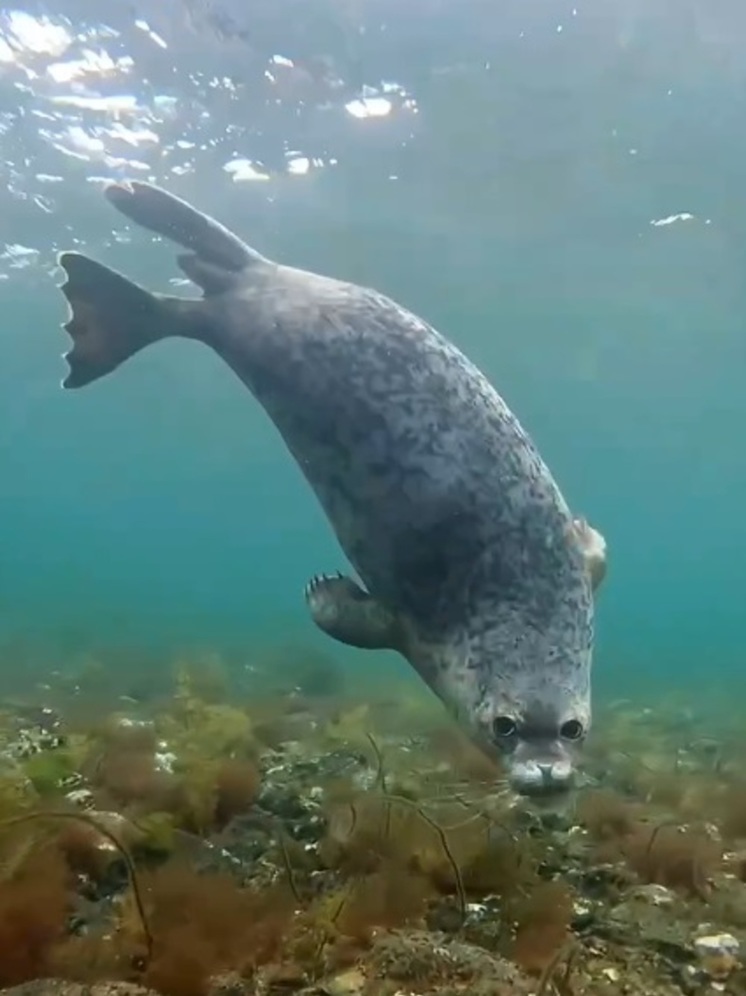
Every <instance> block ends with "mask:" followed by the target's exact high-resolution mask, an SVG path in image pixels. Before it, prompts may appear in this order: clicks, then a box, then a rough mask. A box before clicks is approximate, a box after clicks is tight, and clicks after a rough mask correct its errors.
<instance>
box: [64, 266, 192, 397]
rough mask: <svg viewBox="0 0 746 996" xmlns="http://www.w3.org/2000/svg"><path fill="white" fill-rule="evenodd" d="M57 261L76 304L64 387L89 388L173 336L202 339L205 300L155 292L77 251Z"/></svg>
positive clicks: (69, 329) (69, 296)
mask: <svg viewBox="0 0 746 996" xmlns="http://www.w3.org/2000/svg"><path fill="white" fill-rule="evenodd" d="M57 262H58V264H59V266H61V267H62V269H63V270H64V271H65V275H66V277H67V279H66V280H65V282H64V283H63V284H62V286H61V288H60V289H61V290H62V293H63V294H64V295H65V297H66V298H67V301H68V303H69V305H70V317H69V318H68V320H67V322H66V323H65V326H64V327H65V329H66V331H67V333H68V334H69V336H70V338H71V339H72V342H73V344H72V347H71V348H70V349H69V350H68V352H67V353H65V359H66V360H67V363H68V366H69V368H70V371H69V373H68V375H67V377H66V378H65V380H64V381H63V382H62V386H63V387H65V388H76V387H84V386H85V385H86V384H90V383H91V382H92V381H94V380H97V379H98V378H99V377H103V376H104V374H107V373H111V372H112V371H113V370H116V368H117V367H118V366H120V365H121V364H122V363H124V361H125V360H127V359H129V358H130V356H134V354H135V353H138V352H139V351H140V350H141V349H144V348H145V347H146V346H149V345H150V344H151V343H154V342H157V341H158V340H159V339H164V338H166V337H167V336H171V335H176V336H185V337H187V338H195V339H199V338H202V336H201V331H202V328H201V327H202V316H201V312H202V310H203V309H204V308H205V305H204V304H202V303H201V302H200V301H188V300H182V299H180V298H174V297H167V296H165V295H155V294H151V293H150V291H147V290H145V289H144V288H143V287H140V286H138V285H137V284H135V283H133V282H132V281H131V280H128V279H127V278H126V277H123V276H122V275H121V274H120V273H117V272H116V271H115V270H111V269H109V267H108V266H104V265H103V264H102V263H97V262H96V261H95V260H93V259H89V258H88V257H87V256H83V255H81V254H80V253H77V252H63V253H60V255H59V257H58V259H57Z"/></svg>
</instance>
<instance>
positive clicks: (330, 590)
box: [305, 574, 403, 652]
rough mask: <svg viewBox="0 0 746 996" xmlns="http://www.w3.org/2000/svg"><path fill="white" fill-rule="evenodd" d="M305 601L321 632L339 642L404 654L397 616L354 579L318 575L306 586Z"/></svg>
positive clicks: (364, 648) (350, 645)
mask: <svg viewBox="0 0 746 996" xmlns="http://www.w3.org/2000/svg"><path fill="white" fill-rule="evenodd" d="M305 598H306V604H307V605H308V608H309V610H310V612H311V618H312V619H313V621H314V622H315V623H316V625H317V626H318V627H319V629H321V630H323V632H324V633H326V634H327V636H331V637H332V638H333V639H335V640H337V641H338V642H339V643H344V644H346V645H347V646H348V647H358V648H359V649H362V650H398V651H400V652H401V651H402V646H403V638H402V633H401V626H400V624H399V620H398V618H397V616H396V615H395V613H393V612H391V611H390V610H389V609H387V608H386V607H385V606H383V605H381V603H380V602H378V601H377V600H376V599H375V598H373V596H372V595H369V594H368V593H367V591H363V589H362V588H361V587H360V586H359V585H357V584H356V583H355V582H354V581H353V580H352V579H351V578H347V577H344V576H343V575H341V574H337V575H327V574H319V575H316V576H315V577H313V578H312V579H311V580H310V581H309V583H308V584H307V585H306V589H305Z"/></svg>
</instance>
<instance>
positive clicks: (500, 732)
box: [492, 716, 518, 740]
mask: <svg viewBox="0 0 746 996" xmlns="http://www.w3.org/2000/svg"><path fill="white" fill-rule="evenodd" d="M517 731H518V727H517V725H516V722H515V720H514V719H511V718H510V716H497V717H496V718H495V720H494V722H493V723H492V732H493V733H494V734H495V736H496V737H498V738H499V739H500V740H505V739H506V737H512V736H513V735H514V734H515V733H517Z"/></svg>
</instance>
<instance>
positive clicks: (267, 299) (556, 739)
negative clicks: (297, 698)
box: [59, 182, 606, 795]
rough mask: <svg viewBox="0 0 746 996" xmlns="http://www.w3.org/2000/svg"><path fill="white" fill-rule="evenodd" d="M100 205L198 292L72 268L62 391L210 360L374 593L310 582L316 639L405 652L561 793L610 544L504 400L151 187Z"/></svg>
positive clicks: (586, 694)
mask: <svg viewBox="0 0 746 996" xmlns="http://www.w3.org/2000/svg"><path fill="white" fill-rule="evenodd" d="M105 196H106V198H107V199H108V201H109V202H110V203H111V204H112V205H114V207H115V208H117V209H118V210H119V211H121V212H122V213H123V214H124V215H126V216H127V217H128V218H129V219H130V220H131V221H134V222H136V223H137V224H139V225H141V226H142V227H144V228H146V229H149V230H151V231H152V232H155V233H157V234H159V235H161V236H165V237H166V238H168V239H170V240H172V241H173V242H175V243H176V244H178V245H180V246H181V247H183V248H184V249H186V250H187V252H186V253H184V254H182V255H180V256H179V257H178V262H179V265H180V267H181V269H182V271H183V272H184V273H185V274H186V276H187V277H189V278H190V280H191V281H192V282H193V283H195V284H196V285H197V286H199V287H200V288H201V289H202V296H201V298H199V299H194V300H187V299H184V298H179V297H171V296H165V295H160V294H151V293H150V292H148V291H146V290H144V289H143V288H141V287H139V286H137V285H136V284H133V283H131V282H130V281H129V280H127V279H126V278H124V277H123V276H121V275H120V274H118V273H116V272H114V271H113V270H111V269H108V268H107V267H105V266H103V265H101V264H100V263H98V262H96V261H94V260H91V259H89V258H88V257H86V256H84V255H81V254H79V253H77V252H63V253H61V254H60V256H59V264H60V265H61V267H62V268H63V270H64V271H65V275H66V280H65V282H64V283H63V284H62V287H61V289H62V291H63V293H64V295H65V297H66V298H67V301H68V304H69V306H70V312H69V316H68V320H67V321H66V323H65V326H64V328H65V329H66V330H67V332H68V334H69V335H70V337H71V340H72V346H71V348H70V350H69V351H68V352H67V353H66V354H65V358H66V359H67V362H68V366H69V372H68V375H67V378H66V379H65V380H64V382H63V386H64V387H65V388H80V387H82V386H83V385H85V384H89V383H90V382H91V381H94V380H96V379H97V378H99V377H102V376H104V375H105V374H107V373H109V372H111V371H113V370H114V369H115V368H116V367H118V366H119V365H120V364H121V363H122V362H124V361H125V360H126V359H128V358H129V357H131V356H132V355H133V354H135V353H137V352H138V351H139V350H141V349H143V348H144V347H146V346H148V345H150V344H151V343H154V342H156V341H157V340H160V339H164V338H166V337H170V336H181V337H185V338H188V339H195V340H199V341H201V342H203V343H205V344H207V345H208V346H210V347H211V348H212V349H213V350H215V352H217V353H218V355H219V356H221V357H222V358H223V360H225V362H226V363H227V364H228V365H229V366H230V367H231V368H232V369H233V371H234V372H235V373H236V374H237V375H238V377H239V378H240V379H241V380H242V381H243V383H244V384H245V385H246V387H248V389H249V390H250V391H251V393H252V394H253V395H254V396H255V397H256V398H257V399H258V401H259V402H260V404H261V405H262V407H263V408H264V410H265V411H266V413H267V414H268V415H269V417H270V419H271V420H272V422H273V423H274V425H275V427H276V428H277V429H278V430H279V433H280V435H281V436H282V438H283V440H284V442H285V445H286V446H287V448H288V449H289V451H290V453H291V454H292V455H293V457H294V458H295V460H296V461H297V463H298V466H299V467H300V469H301V471H302V472H303V474H304V475H305V478H306V480H307V481H308V483H309V484H310V486H311V488H312V489H313V491H314V492H315V494H316V496H317V498H318V500H319V502H320V503H321V506H322V507H323V509H324V511H325V513H326V515H327V517H328V519H329V521H330V523H331V525H332V527H333V529H334V532H335V534H336V536H337V539H338V540H339V543H340V545H341V547H342V549H343V551H344V553H345V554H346V556H347V558H348V559H349V561H350V563H351V564H352V566H353V567H354V569H355V571H356V573H357V575H358V577H359V578H360V580H361V581H362V584H360V583H358V581H356V580H353V579H352V578H351V577H348V576H343V575H318V576H316V577H315V578H314V579H313V580H312V581H311V582H310V583H309V584H308V587H307V589H306V593H305V594H306V600H307V604H308V607H309V609H310V614H311V616H312V618H313V620H314V621H315V623H316V625H317V626H318V627H319V628H320V629H322V630H323V631H324V632H325V633H327V634H328V635H329V636H330V637H333V638H334V639H335V640H338V641H340V642H341V643H343V644H347V645H349V646H353V647H360V648H368V649H383V648H386V649H391V650H395V651H398V652H399V653H400V654H401V655H403V656H404V657H405V658H406V660H407V661H409V663H410V664H411V665H412V666H413V667H414V668H415V670H416V671H417V672H418V673H419V675H420V676H421V677H422V678H423V679H424V680H425V682H427V684H428V685H429V686H430V687H431V688H432V689H433V690H434V692H435V693H436V694H437V695H438V696H439V697H440V699H441V700H442V701H443V702H444V703H445V705H446V706H447V707H448V708H449V709H450V711H451V712H452V713H454V714H455V715H456V716H457V717H459V718H460V719H461V720H462V721H463V722H464V723H465V724H466V725H467V726H468V728H469V730H470V731H471V733H472V735H473V736H474V738H475V740H476V741H477V742H478V743H480V744H481V745H482V746H483V747H484V748H485V750H487V751H488V752H492V753H493V754H494V755H496V756H499V757H500V758H501V760H502V762H503V765H504V768H505V771H506V773H507V776H508V779H509V781H510V783H512V785H513V786H514V788H515V789H516V790H517V791H518V792H519V793H522V794H526V795H532V794H540V793H546V792H561V791H563V790H565V789H567V788H568V787H569V786H570V785H571V784H572V781H573V776H574V772H575V767H576V761H577V758H578V756H579V751H580V747H581V745H582V743H583V741H584V739H585V737H586V734H587V732H588V729H589V726H590V721H591V705H590V675H591V655H592V643H593V609H594V605H593V602H594V599H593V589H594V587H595V586H596V585H597V584H598V583H599V581H600V579H601V578H602V576H603V573H604V571H605V563H606V553H605V544H604V542H603V538H602V537H601V536H600V534H599V533H597V532H596V531H595V530H593V529H592V528H591V527H590V526H588V525H587V523H585V522H584V520H579V519H575V518H573V516H572V514H571V512H570V510H569V508H568V506H567V504H566V502H565V500H564V498H563V497H562V495H561V493H560V490H559V488H558V486H557V484H556V483H555V481H554V479H553V477H552V475H551V473H550V471H549V470H548V468H547V467H546V465H545V464H544V462H543V461H542V459H541V457H540V456H539V454H538V452H537V450H536V448H535V446H534V444H533V443H532V441H531V439H530V438H529V436H528V435H527V433H526V432H525V430H524V429H523V428H522V427H521V425H520V424H519V422H518V421H517V419H516V417H515V416H514V415H513V414H512V412H511V411H510V410H509V408H508V407H507V405H506V404H505V402H504V401H503V399H502V398H501V397H500V395H499V394H498V393H497V391H496V390H495V388H494V387H493V386H492V385H491V384H490V382H489V381H488V380H487V379H486V377H485V376H484V375H483V374H482V373H481V372H480V371H479V370H478V369H477V367H476V366H474V364H473V363H471V362H470V361H469V360H468V359H467V358H466V357H465V356H464V355H463V354H462V353H461V352H460V351H459V350H458V349H457V348H456V347H455V346H454V345H452V344H451V343H450V342H449V341H448V340H447V339H445V338H444V337H443V336H441V335H440V334H439V333H438V332H436V331H435V330H434V329H433V328H432V327H431V326H430V325H429V324H427V323H426V322H425V321H423V320H422V319H421V318H418V317H417V316H416V315H414V314H412V313H411V312H409V311H407V310H405V309H404V308H403V307H401V306H399V305H398V304H396V303H395V302H394V301H392V300H390V299H389V298H387V297H384V296H383V295H382V294H380V293H378V292H376V291H375V290H371V289H366V288H363V287H359V286H356V285H354V284H351V283H345V282H342V281H339V280H334V279H331V278H328V277H325V276H320V275H318V274H315V273H312V272H307V271H304V270H300V269H295V268H292V267H289V266H284V265H281V264H278V263H276V262H273V261H272V260H270V259H268V258H266V257H264V256H262V255H261V254H260V253H258V252H257V251H255V250H254V249H252V248H250V247H249V246H248V245H246V244H245V243H244V242H243V241H241V240H240V239H239V238H238V237H237V236H236V235H235V234H233V233H232V232H230V231H229V230H227V229H226V228H224V227H223V226H222V225H221V224H219V223H218V222H217V221H215V220H214V219H212V218H210V217H208V216H206V215H205V214H203V213H202V212H200V211H198V210H197V209H195V208H194V207H192V206H191V205H190V204H188V203H187V202H185V201H183V200H181V199H179V198H177V197H175V196H173V195H172V194H170V193H168V192H167V191H165V190H163V189H161V188H159V187H157V186H153V185H151V184H147V183H140V182H131V183H130V182H124V183H114V184H111V185H109V186H108V187H107V188H106V189H105Z"/></svg>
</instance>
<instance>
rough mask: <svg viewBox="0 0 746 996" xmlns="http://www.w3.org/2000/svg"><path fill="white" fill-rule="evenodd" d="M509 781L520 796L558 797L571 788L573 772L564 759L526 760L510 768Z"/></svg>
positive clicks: (573, 777)
mask: <svg viewBox="0 0 746 996" xmlns="http://www.w3.org/2000/svg"><path fill="white" fill-rule="evenodd" d="M509 779H510V785H511V787H512V788H513V790H514V791H515V792H518V793H519V794H520V795H526V796H537V795H559V794H562V793H564V792H568V791H569V790H570V789H571V788H572V787H573V784H574V781H575V770H574V768H573V765H572V763H571V762H570V761H569V760H567V759H565V758H559V759H542V760H526V761H522V762H520V763H518V764H514V765H513V766H512V769H511V771H510V775H509Z"/></svg>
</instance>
